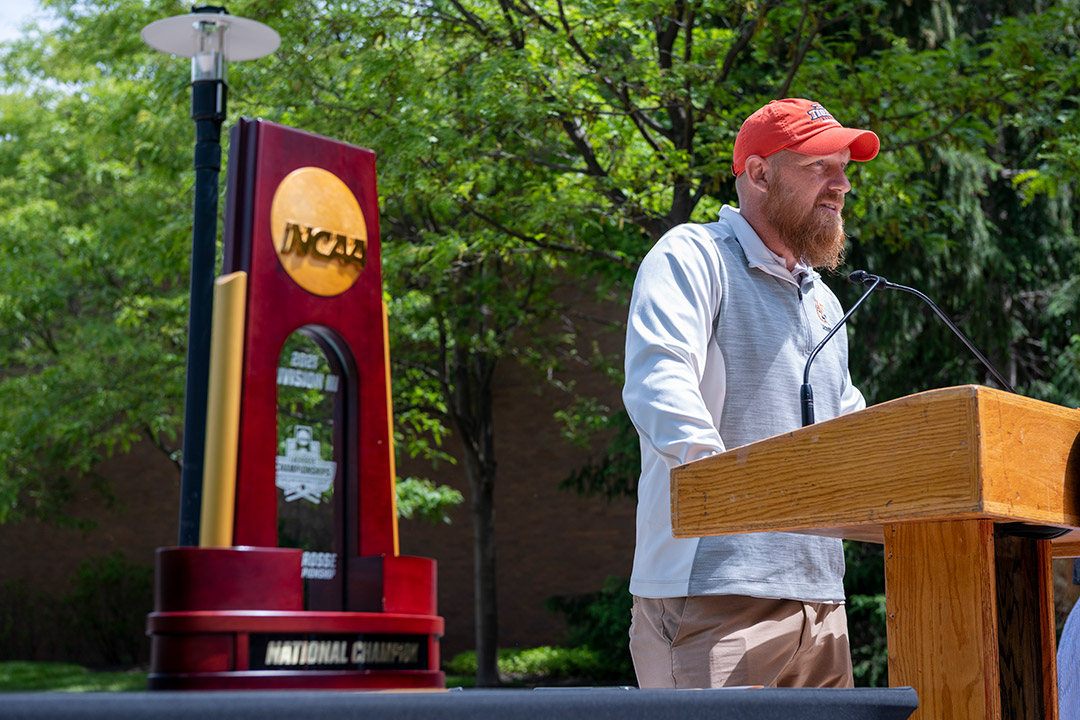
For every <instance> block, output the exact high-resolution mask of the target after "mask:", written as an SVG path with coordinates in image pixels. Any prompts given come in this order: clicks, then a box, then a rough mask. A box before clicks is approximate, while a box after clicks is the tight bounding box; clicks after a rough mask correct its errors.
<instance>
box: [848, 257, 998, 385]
mask: <svg viewBox="0 0 1080 720" xmlns="http://www.w3.org/2000/svg"><path fill="white" fill-rule="evenodd" d="M848 280H850V281H851V282H853V283H856V284H861V285H869V284H870V283H871V282H872V281H873V282H874V284H875V286H876V284H877V281H880V282H881V284H882V287H884V288H885V289H886V290H903V291H904V292H907V293H911V294H912V295H915V296H917V297H919V298H920V299H921V300H922V301H923V302H925V303H926V304H927V305H929V306H930V309H931V310H933V311H934V313H935V314H936V315H937V316H938V317H939V318H941V320H942V321H943V322H944V323H945V324H946V325H948V326H949V329H950V330H952V331H953V333H955V334H956V336H957V337H958V338H960V340H961V342H963V343H964V345H965V346H966V347H967V349H968V350H970V351H971V353H972V354H973V355H974V356H975V357H977V358H978V359H979V362H981V363H982V364H983V366H984V367H986V369H987V370H989V371H990V374H991V375H993V376H994V379H995V380H997V381H998V384H999V385H1001V387H1002V388H1003V389H1005V390H1008V391H1009V392H1011V393H1013V394H1016V390H1014V389H1013V386H1012V385H1011V384H1009V381H1008V380H1006V379H1005V378H1004V377H1003V376H1002V374H1001V373H999V372H998V370H997V368H996V367H994V365H993V363H991V362H990V360H989V359H987V357H986V356H985V355H983V354H982V353H981V352H979V348H977V347H975V344H974V343H973V342H971V341H970V340H968V337H967V335H965V334H964V333H963V332H962V331H961V330H960V328H958V327H957V326H956V323H954V322H953V321H952V320H950V319H949V316H948V315H946V314H945V313H944V312H942V310H941V308H939V307H938V306H937V305H935V304H934V301H933V300H931V299H930V298H928V297H927V296H926V295H924V294H923V293H921V292H919V291H918V290H916V289H915V288H910V287H907V286H906V285H898V284H896V283H892V282H889V281H888V280H886V279H885V278H883V277H881V276H880V275H874V274H873V273H868V272H866V271H865V270H856V271H855V272H853V273H851V274H850V275H848ZM867 294H869V293H867ZM864 297H865V296H864Z"/></svg>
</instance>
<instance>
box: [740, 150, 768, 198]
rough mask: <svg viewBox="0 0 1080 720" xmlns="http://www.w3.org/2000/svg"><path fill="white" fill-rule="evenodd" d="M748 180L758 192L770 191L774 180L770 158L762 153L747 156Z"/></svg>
mask: <svg viewBox="0 0 1080 720" xmlns="http://www.w3.org/2000/svg"><path fill="white" fill-rule="evenodd" d="M745 173H746V182H747V183H748V184H749V185H750V187H752V188H754V189H755V190H757V191H758V192H763V193H764V192H768V191H769V183H770V181H771V180H772V168H771V167H770V166H769V162H768V160H766V159H765V158H763V157H761V156H760V155H751V156H750V157H748V158H746V171H745Z"/></svg>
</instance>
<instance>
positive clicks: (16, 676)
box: [0, 662, 146, 692]
mask: <svg viewBox="0 0 1080 720" xmlns="http://www.w3.org/2000/svg"><path fill="white" fill-rule="evenodd" d="M140 690H146V673H145V672H142V671H134V670H133V671H126V672H91V671H89V670H87V669H86V668H84V667H83V666H81V665H72V664H70V663H45V662H0V692H46V691H47V692H117V691H140Z"/></svg>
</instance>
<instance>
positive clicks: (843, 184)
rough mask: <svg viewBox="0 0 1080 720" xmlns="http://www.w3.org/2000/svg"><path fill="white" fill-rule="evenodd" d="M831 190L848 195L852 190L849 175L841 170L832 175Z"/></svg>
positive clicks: (830, 179) (830, 180)
mask: <svg viewBox="0 0 1080 720" xmlns="http://www.w3.org/2000/svg"><path fill="white" fill-rule="evenodd" d="M829 189H830V190H832V191H834V192H838V193H841V194H846V193H847V191H848V190H850V189H851V182H850V181H849V180H848V177H847V173H846V172H845V171H844V170H843V169H841V168H837V170H836V171H835V172H834V173H832V175H831V176H830V177H829Z"/></svg>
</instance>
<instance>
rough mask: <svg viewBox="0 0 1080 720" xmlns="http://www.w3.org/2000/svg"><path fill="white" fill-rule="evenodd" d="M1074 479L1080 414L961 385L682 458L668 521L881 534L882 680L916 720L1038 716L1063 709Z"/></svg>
mask: <svg viewBox="0 0 1080 720" xmlns="http://www.w3.org/2000/svg"><path fill="white" fill-rule="evenodd" d="M1078 486H1080V411H1078V410H1071V409H1067V408H1062V407H1058V406H1056V405H1051V404H1048V403H1045V402H1040V401H1038V400H1032V399H1030V398H1025V397H1021V396H1019V395H1013V394H1010V393H1005V392H1001V391H998V390H992V389H989V388H985V387H980V386H970V385H969V386H962V387H953V388H945V389H941V390H932V391H929V392H924V393H919V394H917V395H911V396H908V397H904V398H900V399H898V400H893V401H891V402H887V403H882V404H880V405H876V406H874V407H871V408H867V409H866V410H863V411H861V412H857V413H852V414H850V415H845V416H843V417H839V418H835V419H833V420H829V421H827V422H822V423H818V424H816V425H811V426H809V427H805V428H801V429H799V430H796V431H794V432H791V433H787V434H785V435H777V436H775V437H772V438H768V439H765V440H761V441H759V442H756V443H752V444H750V445H745V446H743V447H739V448H734V449H732V450H729V451H727V452H725V453H722V454H720V455H714V456H712V457H709V458H705V459H702V460H698V461H696V462H692V463H687V464H685V465H680V466H678V467H676V468H674V469H673V470H672V473H671V519H672V527H673V529H674V533H675V536H676V537H699V536H704V535H728V534H733V533H744V532H759V531H766V530H782V531H793V532H805V533H809V534H815V535H827V536H832V537H843V538H847V539H851V540H862V541H869V542H884V543H885V597H886V612H887V617H888V619H887V624H888V643H889V683H890V685H892V686H894V687H899V686H911V687H913V688H915V689H916V691H917V692H918V694H919V710H917V711H916V713H915V715H913V716H912V717H913V718H921V719H922V720H930V719H931V718H933V719H934V720H954V719H955V720H961V719H964V720H983V718H989V719H992V720H998V719H999V718H1009V719H1012V718H1025V719H1026V718H1032V719H1034V718H1038V719H1039V720H1044V719H1050V718H1053V719H1056V718H1057V717H1058V713H1057V676H1056V674H1057V671H1056V662H1055V639H1054V608H1053V585H1052V576H1051V558H1052V555H1053V554H1054V547H1055V545H1056V546H1057V547H1059V548H1060V551H1059V552H1058V553H1057V554H1058V555H1069V554H1075V550H1076V548H1077V547H1078V546H1080V543H1078V542H1077V541H1076V539H1075V538H1076V537H1077V536H1078V534H1077V533H1076V532H1075V530H1076V528H1078V527H1080V487H1078ZM1010 523H1024V524H1026V525H1036V526H1056V527H1059V528H1070V529H1072V530H1074V532H1073V533H1070V535H1068V536H1065V537H1063V538H1060V539H1059V540H1055V541H1050V540H1043V539H1032V538H1029V537H1019V536H1017V535H1015V534H1012V533H1011V532H1010V530H1009V529H1010V527H1011V526H1010V525H1009V524H1010ZM1036 529H1037V528H1036ZM1021 532H1023V528H1021ZM1028 534H1030V533H1028Z"/></svg>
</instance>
